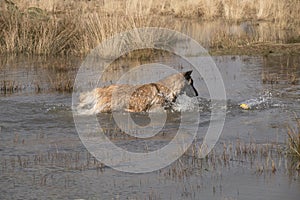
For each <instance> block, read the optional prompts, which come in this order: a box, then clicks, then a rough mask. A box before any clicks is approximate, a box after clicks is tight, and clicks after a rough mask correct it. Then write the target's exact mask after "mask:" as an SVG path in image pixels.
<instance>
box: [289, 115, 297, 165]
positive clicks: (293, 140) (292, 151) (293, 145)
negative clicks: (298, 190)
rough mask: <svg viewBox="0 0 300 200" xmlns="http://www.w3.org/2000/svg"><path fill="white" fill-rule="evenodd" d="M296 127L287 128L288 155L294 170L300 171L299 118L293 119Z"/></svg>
mask: <svg viewBox="0 0 300 200" xmlns="http://www.w3.org/2000/svg"><path fill="white" fill-rule="evenodd" d="M295 120H296V127H291V126H288V132H287V134H288V137H289V138H288V145H287V147H288V154H289V155H290V157H291V160H292V163H293V166H294V168H296V169H297V170H300V118H298V117H297V116H296V117H295Z"/></svg>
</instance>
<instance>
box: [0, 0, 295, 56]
mask: <svg viewBox="0 0 300 200" xmlns="http://www.w3.org/2000/svg"><path fill="white" fill-rule="evenodd" d="M299 10H300V2H299V1H294V0H287V1H284V0H275V1H269V0H266V1H259V0H254V1H248V0H211V1H207V0H196V1H191V0H184V1H179V0H163V1H158V0H151V1H142V0H126V1H120V0H114V1H108V0H103V1H95V0H91V1H87V0H79V1H75V0H71V1H58V0H46V1H39V0H33V1H32V0H31V1H29V0H25V1H21V0H14V1H11V0H5V1H1V6H0V11H1V12H0V53H23V54H44V55H58V54H62V55H82V54H86V53H87V52H88V51H90V50H91V49H93V48H94V47H95V46H96V45H97V44H99V43H100V42H102V41H103V40H104V39H106V38H108V37H110V36H112V35H114V34H116V33H119V32H121V31H126V30H130V29H133V28H137V27H148V26H156V27H164V28H171V29H175V30H178V31H182V29H183V27H178V26H177V25H176V23H174V21H170V20H173V19H174V17H175V18H193V19H195V20H209V21H216V20H219V19H222V20H224V19H225V20H226V21H227V22H241V21H249V20H250V21H262V20H263V21H270V22H272V23H276V24H277V25H278V27H280V28H281V29H294V28H295V27H297V25H299V22H300V20H299V19H300V12H299ZM162 16H164V17H162ZM171 22H173V23H171ZM211 40H212V41H211V42H210V45H209V46H212V47H219V46H223V47H224V46H225V47H226V46H229V47H231V46H241V45H246V44H248V43H249V42H253V41H250V40H249V39H247V38H244V37H237V38H232V37H230V34H224V33H223V32H222V31H221V30H220V31H219V33H218V34H217V35H216V36H213V38H212V39H211ZM296 41H297V40H296ZM150 42H151V41H150Z"/></svg>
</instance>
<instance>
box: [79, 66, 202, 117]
mask: <svg viewBox="0 0 300 200" xmlns="http://www.w3.org/2000/svg"><path fill="white" fill-rule="evenodd" d="M191 73H192V71H187V72H182V73H177V74H173V75H170V76H167V77H165V78H164V79H161V80H160V81H158V82H155V83H148V84H143V85H128V84H122V85H110V86H107V87H102V88H95V89H94V90H92V91H90V92H87V93H84V94H81V95H80V103H79V105H78V108H79V109H86V110H88V111H89V112H90V113H102V112H112V111H128V112H149V111H150V112H151V111H155V110H156V109H162V108H163V109H172V105H173V104H174V102H175V101H176V98H177V97H178V95H180V94H183V93H186V95H188V96H190V97H192V96H198V92H197V90H196V89H195V87H194V85H193V79H192V77H191Z"/></svg>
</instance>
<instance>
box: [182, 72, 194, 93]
mask: <svg viewBox="0 0 300 200" xmlns="http://www.w3.org/2000/svg"><path fill="white" fill-rule="evenodd" d="M192 72H193V71H192V70H190V71H187V72H182V73H181V74H182V75H183V77H184V78H185V85H184V87H183V89H182V90H181V93H186V95H187V96H189V97H195V96H198V91H197V90H196V88H195V87H194V81H193V79H192V77H191V74H192Z"/></svg>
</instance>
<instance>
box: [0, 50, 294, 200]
mask: <svg viewBox="0 0 300 200" xmlns="http://www.w3.org/2000/svg"><path fill="white" fill-rule="evenodd" d="M213 59H214V61H215V63H216V65H217V67H218V69H219V70H220V72H221V74H222V77H223V80H224V85H225V88H226V95H227V116H226V121H225V125H224V128H223V131H222V134H221V137H220V139H219V142H218V144H217V145H216V147H215V149H214V150H213V152H211V154H210V156H209V157H208V158H207V159H199V158H197V148H198V147H199V144H201V143H202V141H203V136H204V134H205V132H206V131H207V128H208V125H209V119H210V105H209V103H210V101H209V94H208V91H207V88H206V86H205V84H204V83H203V80H202V79H201V78H195V83H194V84H195V87H196V88H197V89H198V91H199V94H200V96H201V98H200V97H199V98H198V101H197V102H198V103H200V105H202V110H201V115H200V121H199V124H192V125H191V124H183V128H185V129H186V130H187V131H188V130H190V129H193V127H198V132H197V136H196V139H195V141H194V143H193V145H192V147H190V148H189V150H188V151H187V153H186V154H185V155H184V156H182V157H181V158H180V159H179V160H178V161H176V162H174V163H172V164H171V165H170V166H168V167H166V168H164V169H161V170H159V171H154V172H151V173H145V174H130V173H124V172H118V171H116V170H114V169H112V168H110V167H106V166H104V165H103V164H101V163H100V162H99V161H97V160H96V159H94V158H93V157H92V156H91V155H90V154H89V153H88V152H87V151H86V148H85V146H84V145H83V144H82V143H81V141H80V139H79V136H78V134H77V132H76V129H75V125H74V121H73V115H72V110H71V104H72V97H71V94H70V93H57V92H53V91H51V90H50V91H49V90H47V89H41V90H37V89H36V85H35V82H39V83H41V85H45V87H43V88H47V86H49V85H50V86H49V88H51V79H49V77H51V76H54V77H56V74H57V73H62V74H63V75H62V76H64V77H71V78H72V77H74V72H76V70H65V71H63V70H60V71H58V72H57V68H56V67H57V64H56V65H55V64H54V66H52V67H47V66H46V67H45V66H44V65H42V64H41V63H45V62H46V61H43V62H42V61H40V62H39V61H36V60H29V61H28V60H27V61H26V59H20V60H18V62H16V63H15V66H13V67H12V66H11V65H10V63H13V62H7V63H8V64H7V65H6V66H4V67H2V68H1V70H2V71H3V72H4V73H1V74H2V77H1V81H3V80H10V81H16V82H18V84H19V85H26V84H28V85H30V84H32V85H31V86H30V87H27V86H24V88H22V89H20V90H16V91H14V92H13V93H9V92H6V94H4V92H3V91H2V94H1V99H0V101H1V103H0V110H1V112H0V119H1V122H0V128H1V129H0V130H1V134H0V140H1V143H0V156H1V169H0V170H1V177H0V179H1V182H0V188H1V189H0V191H1V192H0V197H1V199H20V198H22V199H29V198H38V199H44V198H60V199H61V198H64V199H92V198H95V199H125V198H129V199H283V198H285V199H298V197H299V195H300V191H299V188H300V179H299V177H298V173H297V172H296V171H294V170H291V163H290V161H289V159H288V158H287V157H286V156H285V155H284V153H283V152H282V149H284V146H285V142H286V139H287V135H286V132H287V130H286V127H287V124H291V125H292V126H293V125H294V124H295V115H294V114H297V115H298V116H299V115H300V85H299V77H300V68H299V67H300V65H299V63H300V60H299V56H278V55H275V56H269V57H262V56H256V57H252V56H250V57H249V56H220V57H213ZM156 61H157V60H156ZM159 61H162V62H163V63H166V64H174V63H178V62H179V63H181V66H180V67H179V68H178V70H184V69H185V68H189V67H190V66H189V65H188V64H187V63H186V62H184V61H181V60H179V59H178V58H172V59H170V58H166V59H162V60H159ZM49 62H50V61H49ZM46 63H47V62H46ZM65 64H66V65H68V66H70V68H72V69H77V68H78V65H79V62H76V61H65ZM127 64H128V65H127ZM130 64H132V65H133V66H135V65H139V64H143V63H140V62H132V63H131V62H130V61H126V62H125V61H124V62H123V63H122V65H124V67H120V68H119V69H121V71H118V70H117V69H118V68H114V70H112V72H109V73H112V74H113V73H122V72H124V71H125V72H126V71H127V69H128V67H127V66H129V65H130ZM40 65H41V66H42V67H41V66H40ZM118 65H119V64H118V63H116V66H118ZM43 66H44V67H43ZM182 68H183V69H182ZM122 70H123V71H122ZM54 72H55V73H54ZM109 73H108V75H107V77H105V78H107V79H108V78H109V76H111V74H109ZM41 75H42V76H41ZM67 75H68V76H67ZM154 75H155V76H158V77H159V76H163V75H161V74H154ZM293 76H295V77H296V78H297V79H298V82H294V81H292V80H293V79H292V77H293ZM20 77H22V78H20ZM47 77H48V78H47ZM194 77H197V76H194ZM137 78H138V77H137ZM113 82H114V80H113ZM263 97H265V98H264V99H265V100H264V101H263V102H262V104H260V105H261V106H258V107H256V108H254V109H251V110H242V109H241V108H239V103H240V102H243V101H245V100H249V99H257V98H258V99H259V98H261V99H262V98H263ZM132 117H133V118H134V119H135V120H134V121H135V122H136V123H137V124H140V125H142V126H143V125H147V123H149V121H147V120H149V118H148V116H147V115H138V114H136V115H132ZM98 121H99V122H100V123H101V124H102V125H103V128H104V129H105V134H106V136H107V137H109V138H110V139H111V141H113V142H114V143H115V144H116V145H117V146H119V147H121V148H124V149H127V150H128V151H133V152H149V151H154V150H157V149H160V148H162V147H163V146H165V145H167V144H168V143H169V142H170V140H172V138H173V137H174V135H175V134H176V132H177V131H178V126H179V125H178V124H179V123H180V113H176V112H175V113H168V119H167V123H166V124H165V126H164V127H163V131H161V132H160V133H158V134H157V135H155V136H153V137H151V138H148V139H146V140H144V139H136V138H134V137H132V136H128V135H126V134H124V133H123V131H122V130H120V129H119V128H118V126H117V125H116V124H115V123H114V121H113V118H112V115H111V114H103V115H99V116H98ZM224 145H225V146H224ZM225 147H226V148H225ZM243 148H244V149H243ZM240 151H244V152H246V153H240ZM224 156H225V157H224ZM274 168H275V169H274Z"/></svg>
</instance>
